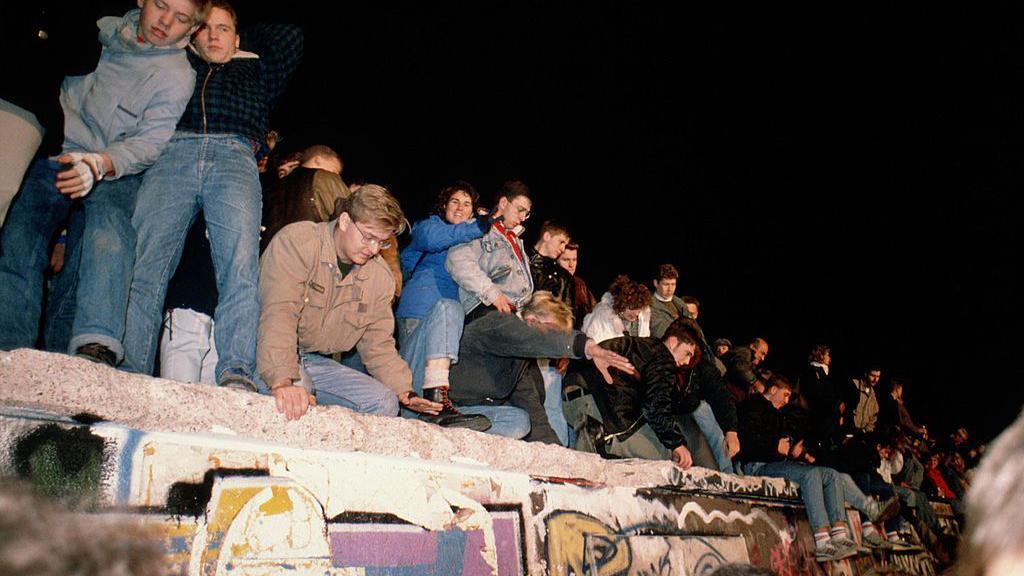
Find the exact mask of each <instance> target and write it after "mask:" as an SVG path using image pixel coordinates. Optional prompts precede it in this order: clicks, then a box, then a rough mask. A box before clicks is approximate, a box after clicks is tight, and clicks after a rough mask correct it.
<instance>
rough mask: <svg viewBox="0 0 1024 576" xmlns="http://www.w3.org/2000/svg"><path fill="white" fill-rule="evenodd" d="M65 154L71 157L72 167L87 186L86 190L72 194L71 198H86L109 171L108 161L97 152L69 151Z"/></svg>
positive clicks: (83, 184)
mask: <svg viewBox="0 0 1024 576" xmlns="http://www.w3.org/2000/svg"><path fill="white" fill-rule="evenodd" d="M65 156H67V157H69V158H71V169H72V170H74V171H75V172H76V173H77V174H78V177H79V178H81V179H82V186H85V190H82V191H81V192H76V193H75V194H72V195H71V198H84V197H85V196H86V195H87V194H89V192H91V191H92V187H93V186H94V185H95V184H96V183H97V182H99V181H100V180H103V175H104V174H106V173H107V166H106V162H104V161H103V156H102V155H100V154H97V153H95V152H68V153H67V154H65Z"/></svg>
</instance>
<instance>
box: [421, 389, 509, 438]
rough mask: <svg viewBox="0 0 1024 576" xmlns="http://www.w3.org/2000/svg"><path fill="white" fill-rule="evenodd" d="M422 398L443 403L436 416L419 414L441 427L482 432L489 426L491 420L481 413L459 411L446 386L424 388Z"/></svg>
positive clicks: (423, 418)
mask: <svg viewBox="0 0 1024 576" xmlns="http://www.w3.org/2000/svg"><path fill="white" fill-rule="evenodd" d="M423 398H425V399H426V400H430V401H431V402H437V403H439V404H441V405H443V406H444V408H442V409H441V413H440V414H438V415H437V416H430V415H429V414H423V415H421V416H420V418H421V419H422V420H426V421H427V422H433V423H434V424H437V425H438V426H441V427H442V428H468V429H470V430H476V431H477V432H483V431H485V430H488V429H489V428H490V427H491V421H490V420H488V419H487V416H484V415H483V414H463V413H462V412H459V410H458V408H456V407H455V406H454V405H453V404H452V401H451V400H449V399H448V387H447V386H439V387H437V388H424V390H423Z"/></svg>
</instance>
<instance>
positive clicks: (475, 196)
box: [434, 180, 480, 218]
mask: <svg viewBox="0 0 1024 576" xmlns="http://www.w3.org/2000/svg"><path fill="white" fill-rule="evenodd" d="M456 192H465V193H466V194H468V195H469V201H470V202H472V203H473V209H476V207H477V205H478V204H479V203H480V194H479V193H477V191H476V188H474V187H473V185H472V184H470V183H469V182H466V181H465V180H456V181H455V182H452V183H451V184H450V185H448V186H445V187H444V188H441V192H440V193H439V194H438V195H437V204H435V205H434V214H437V215H438V216H440V217H441V218H444V214H445V211H446V210H447V209H448V201H449V200H451V199H452V196H454V195H455V193H456Z"/></svg>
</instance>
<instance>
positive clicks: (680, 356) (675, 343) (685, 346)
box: [666, 336, 697, 366]
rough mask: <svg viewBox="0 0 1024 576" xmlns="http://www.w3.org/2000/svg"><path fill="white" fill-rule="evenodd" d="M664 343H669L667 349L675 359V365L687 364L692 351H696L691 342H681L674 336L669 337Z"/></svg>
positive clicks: (691, 357) (691, 356)
mask: <svg viewBox="0 0 1024 576" xmlns="http://www.w3.org/2000/svg"><path fill="white" fill-rule="evenodd" d="M666 344H668V345H669V346H668V349H669V350H670V351H671V352H672V357H673V358H675V360H676V366H686V365H687V364H689V363H690V362H691V361H692V360H693V355H694V353H696V351H697V347H696V346H694V345H693V343H692V342H683V341H681V340H678V339H676V338H675V337H674V336H673V337H670V338H669V340H668V342H666Z"/></svg>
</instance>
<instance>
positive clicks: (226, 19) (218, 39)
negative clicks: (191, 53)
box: [194, 8, 239, 64]
mask: <svg viewBox="0 0 1024 576" xmlns="http://www.w3.org/2000/svg"><path fill="white" fill-rule="evenodd" d="M238 41H239V38H238V30H236V29H235V21H234V19H233V18H232V17H231V14H230V13H228V11H227V10H225V9H223V8H211V9H210V13H209V14H207V15H206V20H205V21H203V25H202V26H200V27H199V31H198V32H196V36H195V39H194V43H195V46H196V50H197V51H198V52H199V55H200V56H201V57H202V58H203V60H206V61H207V62H210V63H212V64H223V63H225V62H227V61H228V60H231V58H232V57H233V56H234V55H235V53H236V52H238Z"/></svg>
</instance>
